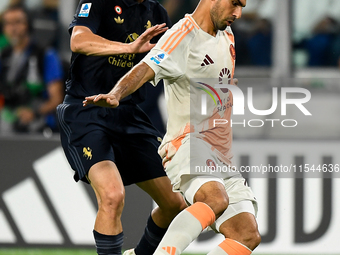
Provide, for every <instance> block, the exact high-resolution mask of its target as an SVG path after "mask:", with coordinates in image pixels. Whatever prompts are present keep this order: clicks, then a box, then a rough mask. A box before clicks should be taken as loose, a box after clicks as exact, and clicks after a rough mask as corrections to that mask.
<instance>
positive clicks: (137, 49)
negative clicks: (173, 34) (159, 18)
mask: <svg viewBox="0 0 340 255" xmlns="http://www.w3.org/2000/svg"><path fill="white" fill-rule="evenodd" d="M165 25H166V24H165V23H163V24H160V25H155V26H153V27H150V28H148V29H147V30H146V31H145V32H144V33H143V34H141V35H140V36H139V37H138V38H137V39H136V41H134V42H132V43H130V49H131V53H143V52H147V51H150V50H151V49H152V48H153V47H154V46H155V44H151V43H150V40H151V39H152V38H154V37H155V36H157V35H159V34H161V33H164V32H165V31H166V30H168V27H165Z"/></svg>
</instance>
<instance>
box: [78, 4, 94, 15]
mask: <svg viewBox="0 0 340 255" xmlns="http://www.w3.org/2000/svg"><path fill="white" fill-rule="evenodd" d="M91 6H92V3H85V4H82V6H81V8H80V11H79V14H78V17H83V18H87V17H88V16H89V15H90V10H91Z"/></svg>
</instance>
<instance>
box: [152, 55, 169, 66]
mask: <svg viewBox="0 0 340 255" xmlns="http://www.w3.org/2000/svg"><path fill="white" fill-rule="evenodd" d="M167 58H168V55H166V54H165V53H159V54H157V55H156V56H154V57H152V58H151V60H152V61H153V62H155V63H156V64H157V65H159V64H160V63H161V62H162V61H164V60H165V59H167Z"/></svg>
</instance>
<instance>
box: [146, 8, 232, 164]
mask: <svg viewBox="0 0 340 255" xmlns="http://www.w3.org/2000/svg"><path fill="white" fill-rule="evenodd" d="M143 61H144V62H145V63H146V64H147V65H149V66H150V67H151V68H152V69H153V70H154V72H155V78H154V80H153V81H152V83H153V84H154V85H155V84H157V83H158V82H159V81H160V80H161V79H164V86H165V99H166V103H167V110H168V123H167V133H166V135H165V137H164V139H163V142H162V144H161V146H160V148H159V154H160V155H161V157H162V158H163V164H164V166H165V167H166V165H167V163H169V162H170V161H171V159H172V157H173V156H174V155H175V153H176V152H177V150H178V148H179V147H180V146H181V144H182V141H183V139H184V138H185V137H186V136H188V135H189V134H190V135H195V136H196V137H199V138H201V139H203V140H204V141H206V142H208V143H209V144H210V145H211V146H212V147H211V148H212V150H213V151H215V152H216V154H217V156H218V158H219V159H220V160H221V161H222V162H223V163H225V164H228V165H231V159H232V153H231V144H232V130H231V127H230V125H229V123H230V121H229V120H230V116H231V109H232V104H233V99H232V95H231V94H230V93H229V92H228V91H226V90H224V91H222V90H221V89H217V88H214V86H215V84H218V83H222V82H224V83H226V82H227V81H229V82H230V80H232V78H233V74H234V69H235V48H234V36H233V33H232V31H231V28H230V27H227V29H226V30H225V31H218V32H217V34H216V36H215V37H214V36H211V35H210V34H208V33H206V32H205V31H203V30H202V29H200V28H199V26H198V25H197V23H196V22H195V21H194V19H193V18H192V17H191V15H186V17H185V18H184V19H182V20H180V21H179V22H178V23H176V24H175V25H174V26H173V27H172V28H171V29H169V30H168V31H167V32H166V33H165V35H164V36H163V37H162V38H161V39H160V40H159V42H158V43H157V45H156V46H155V47H154V48H153V49H152V50H151V51H150V52H149V54H148V55H147V56H146V57H145V58H144V59H143ZM193 79H194V80H195V81H193ZM206 79H210V81H211V80H212V79H214V82H213V83H212V84H207V83H206V82H205V81H207V80H206ZM199 81H202V82H199ZM202 93H203V94H204V93H206V96H207V97H206V98H207V104H206V109H207V111H206V112H207V114H206V115H204V114H202V112H201V109H202V107H201V100H202ZM216 119H223V120H228V121H229V122H228V124H225V125H215V124H214V120H216Z"/></svg>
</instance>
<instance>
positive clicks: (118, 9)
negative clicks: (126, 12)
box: [115, 5, 123, 15]
mask: <svg viewBox="0 0 340 255" xmlns="http://www.w3.org/2000/svg"><path fill="white" fill-rule="evenodd" d="M115 11H116V12H117V14H118V15H120V14H122V12H123V10H122V7H120V6H118V5H116V6H115Z"/></svg>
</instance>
